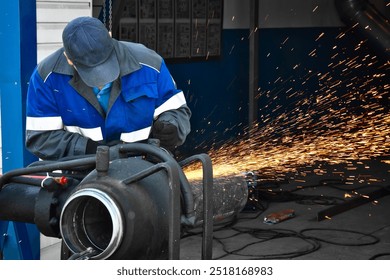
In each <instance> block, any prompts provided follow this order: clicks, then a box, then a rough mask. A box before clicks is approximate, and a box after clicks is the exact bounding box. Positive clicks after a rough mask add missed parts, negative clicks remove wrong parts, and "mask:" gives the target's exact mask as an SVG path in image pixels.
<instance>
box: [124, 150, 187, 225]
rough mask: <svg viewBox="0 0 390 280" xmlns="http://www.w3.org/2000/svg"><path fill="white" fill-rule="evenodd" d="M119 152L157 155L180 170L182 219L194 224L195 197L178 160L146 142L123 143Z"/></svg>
mask: <svg viewBox="0 0 390 280" xmlns="http://www.w3.org/2000/svg"><path fill="white" fill-rule="evenodd" d="M118 150H119V153H121V154H126V153H135V154H136V155H142V154H147V155H149V156H153V157H156V158H157V159H159V160H161V161H164V162H169V163H171V164H172V165H173V166H175V168H176V169H177V170H178V171H179V179H180V190H181V193H182V195H183V200H184V206H185V208H184V209H183V210H184V214H185V218H186V219H185V220H184V221H182V222H184V223H187V224H188V225H193V224H194V222H195V213H194V198H193V194H192V191H191V186H190V183H189V182H188V180H187V177H186V176H185V175H184V173H183V170H182V169H181V167H180V165H179V164H178V163H177V161H176V160H175V159H174V158H173V157H172V156H171V155H169V154H168V153H167V152H165V151H163V150H162V149H160V148H158V147H155V146H153V145H148V144H144V143H131V144H123V145H119V147H118Z"/></svg>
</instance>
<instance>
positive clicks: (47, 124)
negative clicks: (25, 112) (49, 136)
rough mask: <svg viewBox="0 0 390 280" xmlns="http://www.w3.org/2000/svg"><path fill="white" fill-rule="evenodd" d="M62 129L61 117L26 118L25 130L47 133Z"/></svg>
mask: <svg viewBox="0 0 390 280" xmlns="http://www.w3.org/2000/svg"><path fill="white" fill-rule="evenodd" d="M63 127H64V124H63V123H62V119H61V117H26V129H27V130H37V131H49V130H57V129H62V128H63Z"/></svg>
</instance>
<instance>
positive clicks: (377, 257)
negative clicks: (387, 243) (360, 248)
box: [369, 252, 390, 260]
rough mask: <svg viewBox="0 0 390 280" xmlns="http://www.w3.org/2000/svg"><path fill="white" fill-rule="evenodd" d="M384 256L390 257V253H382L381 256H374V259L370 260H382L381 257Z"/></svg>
mask: <svg viewBox="0 0 390 280" xmlns="http://www.w3.org/2000/svg"><path fill="white" fill-rule="evenodd" d="M384 256H389V257H390V252H389V253H380V254H376V255H373V256H372V257H370V258H369V260H377V259H380V258H381V257H384ZM389 259H390V258H389Z"/></svg>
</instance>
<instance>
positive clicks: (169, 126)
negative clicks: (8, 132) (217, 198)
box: [26, 17, 191, 160]
mask: <svg viewBox="0 0 390 280" xmlns="http://www.w3.org/2000/svg"><path fill="white" fill-rule="evenodd" d="M62 41H63V48H60V49H58V50H57V51H55V52H54V53H53V54H51V55H49V56H48V57H46V58H45V59H44V60H42V61H41V62H40V63H39V64H38V66H37V67H36V69H35V70H34V72H33V74H32V76H31V79H30V83H29V86H28V92H27V105H26V114H27V118H26V147H27V149H28V150H29V151H30V152H31V153H33V154H34V155H36V156H37V157H39V158H41V159H44V160H58V159H60V158H63V157H67V156H77V155H84V154H93V153H96V150H97V147H98V146H99V145H108V146H112V145H113V144H118V143H131V142H140V141H145V140H147V139H149V138H155V139H159V140H160V144H161V147H163V148H166V149H167V150H169V151H173V150H174V149H175V148H176V147H177V146H179V145H181V144H183V143H184V141H185V139H186V137H187V135H188V133H189V132H190V117H191V111H190V109H189V107H188V106H187V103H186V99H185V97H184V94H183V92H182V91H181V90H178V89H177V87H176V84H175V82H174V80H173V78H172V77H171V74H170V72H169V70H168V68H167V66H166V64H165V62H164V60H163V59H162V57H161V56H159V55H158V54H157V53H156V52H154V51H153V50H150V49H148V48H146V47H145V46H143V45H141V44H137V43H133V42H123V41H118V40H115V39H113V38H111V36H110V34H109V32H108V30H107V29H106V27H105V26H104V24H103V23H102V22H101V21H100V20H98V19H96V18H93V17H79V18H76V19H74V20H72V21H70V22H69V23H68V24H67V25H66V27H65V29H64V30H63V33H62Z"/></svg>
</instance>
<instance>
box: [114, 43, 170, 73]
mask: <svg viewBox="0 0 390 280" xmlns="http://www.w3.org/2000/svg"><path fill="white" fill-rule="evenodd" d="M119 44H121V45H122V46H124V47H126V48H127V49H128V50H129V51H130V54H131V55H132V56H133V57H134V58H135V59H136V60H137V62H138V63H140V64H144V65H149V66H151V67H153V68H156V69H157V70H160V67H161V63H162V61H163V58H162V57H161V56H160V55H159V54H158V53H156V52H155V51H154V50H152V49H149V48H147V47H146V46H144V45H143V44H139V43H133V42H125V41H119Z"/></svg>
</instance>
